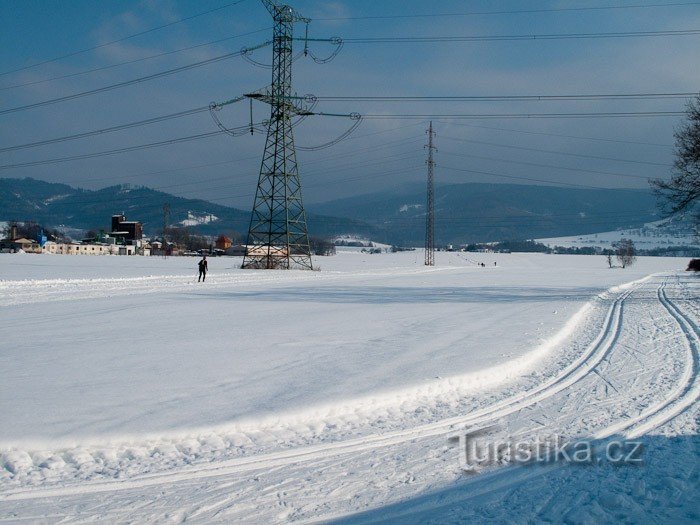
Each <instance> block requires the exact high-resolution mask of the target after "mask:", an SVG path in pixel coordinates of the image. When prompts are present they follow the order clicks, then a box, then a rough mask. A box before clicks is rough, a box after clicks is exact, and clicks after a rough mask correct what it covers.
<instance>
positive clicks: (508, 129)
mask: <svg viewBox="0 0 700 525" xmlns="http://www.w3.org/2000/svg"><path fill="white" fill-rule="evenodd" d="M443 124H449V125H451V126H460V127H464V128H476V129H490V130H494V131H509V132H512V133H522V134H524V135H541V136H543V137H559V138H566V139H576V140H589V141H594V142H611V143H615V144H635V145H639V146H658V147H660V148H672V147H673V144H659V143H656V142H642V141H634V140H620V139H607V138H600V137H582V136H580V135H564V134H561V133H545V132H542V131H527V130H524V129H510V128H497V127H493V126H477V125H476V124H464V123H462V122H443Z"/></svg>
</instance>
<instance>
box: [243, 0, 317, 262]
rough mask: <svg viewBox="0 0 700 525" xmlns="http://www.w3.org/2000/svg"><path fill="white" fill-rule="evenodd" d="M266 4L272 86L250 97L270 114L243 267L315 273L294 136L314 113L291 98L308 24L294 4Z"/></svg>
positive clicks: (301, 102) (299, 101)
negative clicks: (299, 122) (299, 40)
mask: <svg viewBox="0 0 700 525" xmlns="http://www.w3.org/2000/svg"><path fill="white" fill-rule="evenodd" d="M262 3H263V4H264V5H265V7H266V8H267V10H268V11H269V12H270V14H271V15H272V18H273V20H274V29H273V40H272V84H271V85H270V87H269V88H268V89H267V90H266V93H264V94H257V95H253V96H252V97H254V98H257V99H258V100H262V101H263V102H267V103H268V104H269V105H270V107H271V113H270V121H269V124H268V128H267V139H266V142H265V152H264V153H263V159H262V164H261V166H260V177H259V178H258V188H257V191H256V194H255V202H254V204H253V213H252V215H251V219H250V227H249V229H248V241H247V243H246V246H247V248H246V252H245V257H244V258H243V266H242V267H243V268H267V269H273V268H284V269H289V268H293V267H298V268H302V269H308V270H312V269H313V263H312V262H311V248H310V245H309V235H308V230H307V226H306V213H305V211H304V204H303V202H302V197H301V182H300V180H299V169H298V166H297V159H296V151H295V149H294V135H293V132H292V117H294V116H297V115H308V114H310V111H309V108H308V107H304V104H303V101H301V100H295V99H297V97H294V98H292V60H293V57H292V41H293V30H294V23H295V22H305V23H308V22H309V21H310V20H309V19H308V18H304V17H303V16H301V15H300V14H299V13H297V12H296V11H295V10H294V9H293V8H291V7H290V6H287V5H282V6H280V5H277V4H276V3H274V2H272V1H270V0H262Z"/></svg>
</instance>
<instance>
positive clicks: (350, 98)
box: [316, 92, 697, 103]
mask: <svg viewBox="0 0 700 525" xmlns="http://www.w3.org/2000/svg"><path fill="white" fill-rule="evenodd" d="M696 95H697V93H695V92H682V93H607V94H584V93H582V94H574V95H482V96H478V95H453V96H436V95H431V96H371V95H346V96H316V99H317V100H319V101H327V102H381V103H385V102H482V101H483V102H495V101H502V100H506V101H521V102H522V101H536V102H542V101H567V100H648V99H675V98H690V97H694V96H696Z"/></svg>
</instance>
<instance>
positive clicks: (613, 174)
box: [441, 150, 649, 180]
mask: <svg viewBox="0 0 700 525" xmlns="http://www.w3.org/2000/svg"><path fill="white" fill-rule="evenodd" d="M441 155H448V156H453V157H463V158H467V159H479V160H490V161H495V162H505V163H507V164H519V165H522V166H532V167H535V168H551V169H557V170H566V171H577V172H583V173H593V174H596V175H611V176H613V177H629V178H634V179H644V180H649V177H644V176H642V175H631V174H629V173H617V172H614V171H600V170H589V169H585V168H570V167H568V166H554V165H552V164H538V163H535V162H525V161H522V160H508V159H497V158H495V157H482V156H480V155H469V154H463V153H452V152H447V151H445V150H441Z"/></svg>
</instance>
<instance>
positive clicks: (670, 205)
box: [651, 95, 700, 222]
mask: <svg viewBox="0 0 700 525" xmlns="http://www.w3.org/2000/svg"><path fill="white" fill-rule="evenodd" d="M687 118H688V121H687V122H686V123H685V124H684V125H683V126H682V127H681V128H680V129H678V130H677V131H676V132H675V133H674V136H675V137H676V161H675V162H674V163H673V166H674V174H673V176H672V177H671V178H670V179H668V180H662V179H655V180H652V181H651V184H652V186H653V188H654V191H655V193H656V194H657V195H658V196H659V197H661V199H662V202H663V204H664V213H665V214H666V215H667V216H668V215H673V214H674V213H678V212H682V211H692V210H693V208H694V207H695V205H696V204H697V203H698V201H699V200H700V95H698V96H697V97H696V98H695V100H691V101H690V102H689V103H688V110H687ZM696 221H697V222H700V213H698V214H697V215H696Z"/></svg>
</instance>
